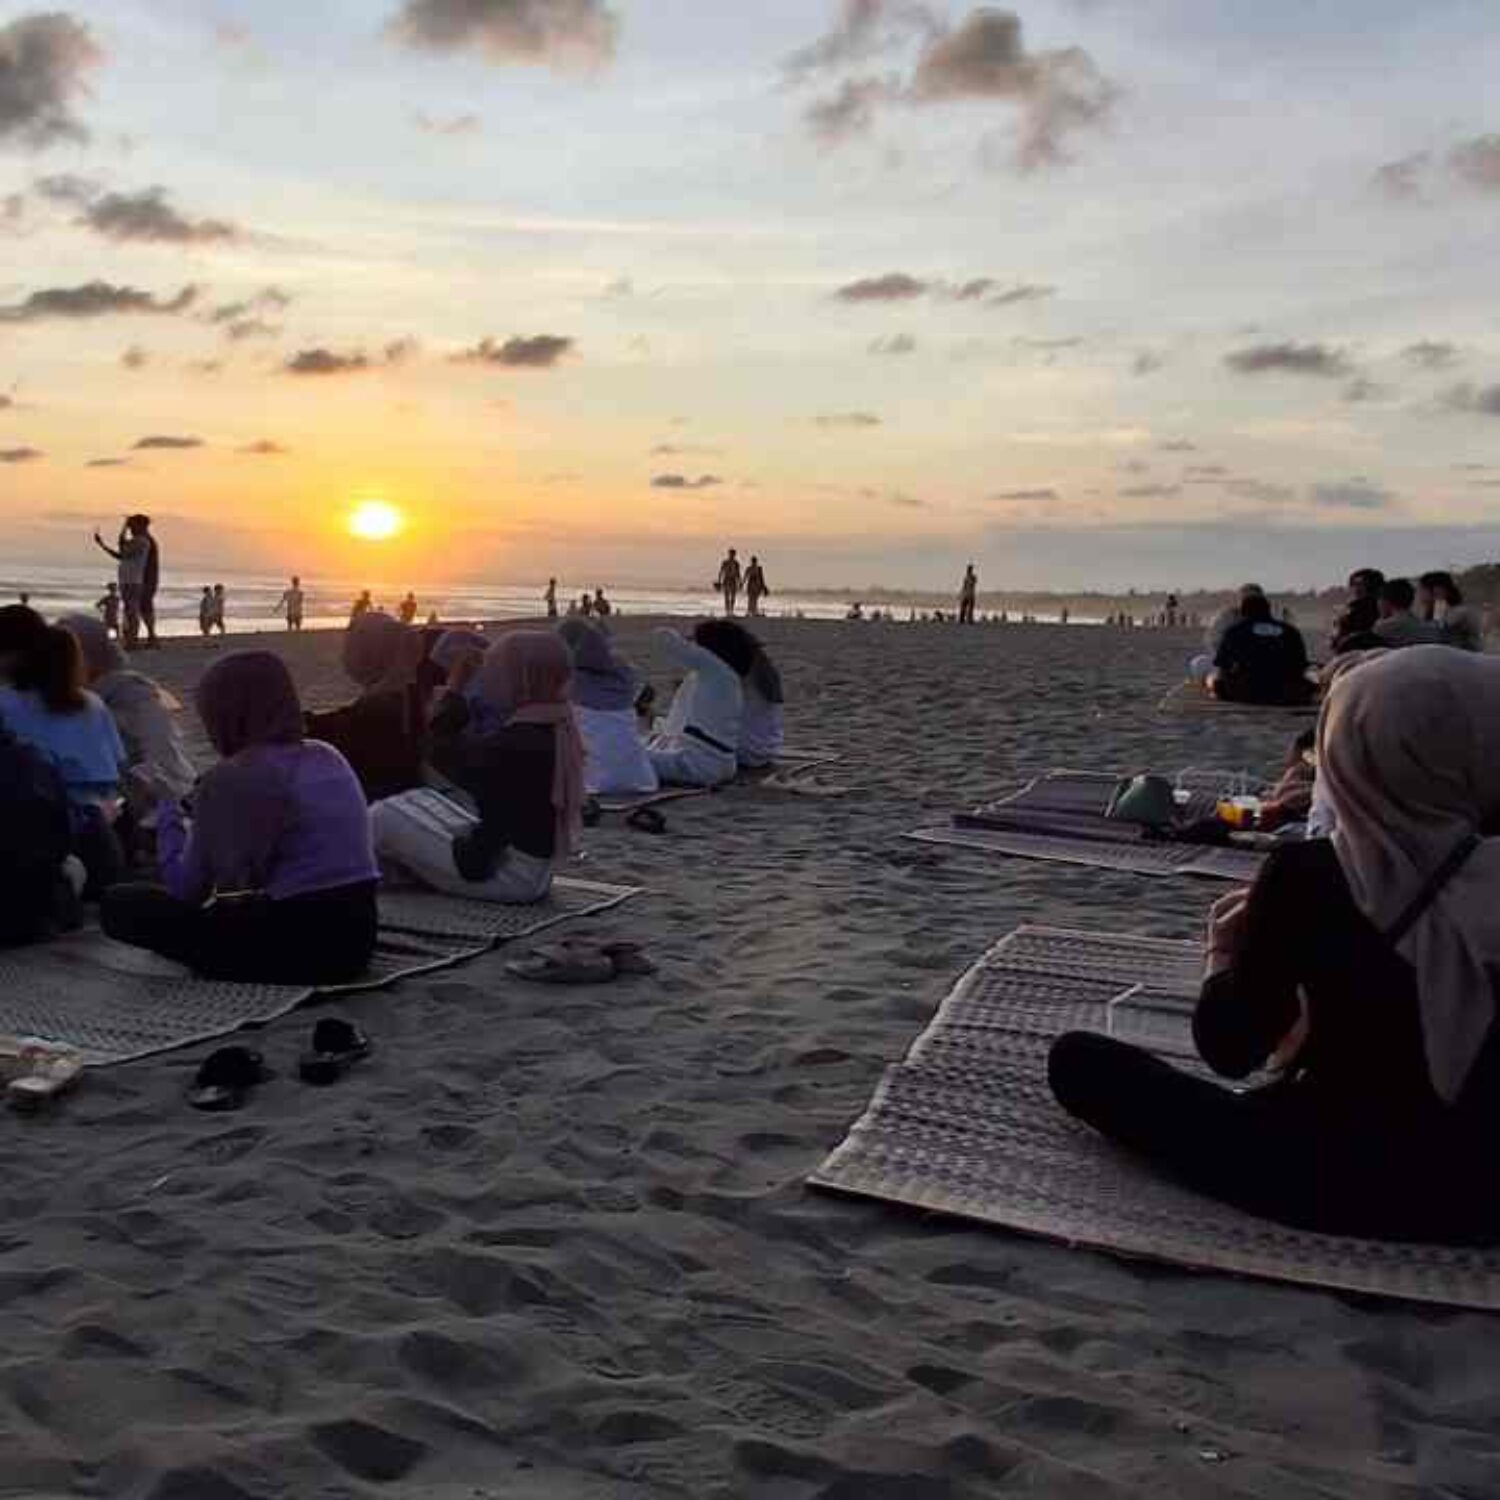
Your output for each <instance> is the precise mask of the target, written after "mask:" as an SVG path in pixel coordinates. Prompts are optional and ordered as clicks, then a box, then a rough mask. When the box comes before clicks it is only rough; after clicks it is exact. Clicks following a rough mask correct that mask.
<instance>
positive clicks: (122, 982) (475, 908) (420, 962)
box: [0, 879, 637, 1067]
mask: <svg viewBox="0 0 1500 1500" xmlns="http://www.w3.org/2000/svg"><path fill="white" fill-rule="evenodd" d="M635 894H637V892H636V891H635V890H633V889H631V888H629V887H626V886H613V885H601V884H598V883H597V882H594V881H584V880H563V879H559V880H557V881H554V882H553V886H552V895H551V896H550V897H549V898H548V899H547V900H546V901H543V902H540V903H538V904H537V905H535V906H492V905H488V904H486V903H484V902H479V901H466V900H463V899H461V898H458V897H450V896H443V895H439V894H437V893H435V892H429V891H389V892H382V893H381V897H380V936H379V940H378V944H377V947H376V952H375V958H374V961H373V962H372V964H371V966H370V972H369V973H368V974H367V975H366V976H365V977H363V978H362V979H359V980H357V981H355V982H354V983H352V984H348V985H339V986H329V987H327V988H324V989H321V990H314V989H311V988H305V987H301V988H299V987H288V986H284V985H269V984H232V983H222V982H219V981H215V980H209V979H200V978H197V977H196V976H194V975H192V974H190V973H188V971H187V970H186V969H184V968H182V967H181V966H180V965H178V964H174V963H171V962H169V961H168V960H166V959H163V958H159V957H157V956H156V955H155V954H152V953H146V952H144V951H143V950H141V949H138V948H128V947H126V946H124V945H123V944H121V943H115V942H112V941H111V940H110V939H109V938H107V937H105V936H104V935H103V933H101V932H99V931H98V930H96V929H91V930H86V931H83V932H77V933H72V934H70V935H69V936H67V937H65V938H60V939H58V940H56V941H54V942H50V943H42V944H38V945H35V946H33V947H29V948H15V949H7V950H0V1053H3V1052H7V1051H14V1050H15V1048H16V1044H17V1042H19V1041H20V1040H21V1039H22V1038H28V1037H37V1038H41V1039H43V1040H45V1041H49V1042H54V1043H58V1044H62V1045H66V1046H70V1047H74V1048H76V1049H77V1050H78V1051H79V1052H80V1053H81V1054H82V1056H83V1059H84V1061H85V1062H86V1063H88V1064H90V1065H91V1066H94V1067H98V1066H101V1065H104V1064H107V1063H120V1062H131V1061H134V1060H135V1059H137V1058H141V1057H149V1056H151V1055H152V1054H153V1053H157V1052H167V1051H171V1050H172V1049H174V1048H177V1047H186V1046H190V1045H192V1044H193V1043H195V1042H202V1041H207V1040H209V1039H210V1038H212V1037H220V1036H224V1035H226V1034H228V1033H229V1032H232V1031H237V1030H238V1029H239V1028H240V1027H242V1026H261V1025H264V1024H265V1023H266V1022H268V1021H274V1020H275V1019H276V1018H277V1017H278V1016H283V1015H285V1014H286V1013H287V1012H288V1011H290V1010H294V1009H295V1008H296V1007H297V1006H299V1005H302V1004H303V1003H305V1002H306V1001H307V1000H310V999H312V998H313V997H314V996H315V995H319V994H326V995H335V994H349V993H352V992H357V991H360V990H370V989H378V988H380V987H381V986H383V985H387V984H392V983H394V982H395V981H396V980H398V979H404V978H409V977H410V976H412V975H415V974H423V973H426V972H428V971H429V970H432V969H438V968H445V967H447V966H448V965H450V964H455V963H459V962H462V961H463V960H464V959H467V958H473V957H475V956H477V955H478V954H480V953H484V952H486V951H487V950H488V949H490V948H492V947H495V946H496V945H497V944H500V943H509V942H516V941H518V940H520V939H522V938H527V937H531V936H533V935H534V934H536V933H538V932H542V931H544V930H545V929H547V928H549V927H554V926H556V925H557V924H558V923H559V922H567V921H571V920H574V919H576V918H579V917H585V916H593V915H595V914H596V913H598V912H603V911H608V910H610V909H611V908H612V907H615V906H618V905H620V904H621V903H622V902H624V901H628V900H629V899H630V898H631V897H632V896H633V895H635Z"/></svg>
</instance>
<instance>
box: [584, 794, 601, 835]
mask: <svg viewBox="0 0 1500 1500" xmlns="http://www.w3.org/2000/svg"><path fill="white" fill-rule="evenodd" d="M580 816H581V818H582V820H583V826H584V827H585V828H597V827H598V826H599V824H600V823H601V822H602V821H603V820H604V804H603V803H602V802H600V800H599V799H598V798H597V797H587V798H585V799H584V803H583V811H582V813H581V814H580Z"/></svg>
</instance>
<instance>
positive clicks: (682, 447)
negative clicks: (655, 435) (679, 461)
mask: <svg viewBox="0 0 1500 1500" xmlns="http://www.w3.org/2000/svg"><path fill="white" fill-rule="evenodd" d="M723 451H724V450H723V449H722V448H715V447H712V446H710V445H709V444H707V443H658V444H657V445H656V446H655V447H654V448H652V450H651V456H652V458H687V457H690V456H693V455H712V456H717V455H718V454H720V453H722V452H723Z"/></svg>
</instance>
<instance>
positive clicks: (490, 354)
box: [453, 333, 575, 370]
mask: <svg viewBox="0 0 1500 1500" xmlns="http://www.w3.org/2000/svg"><path fill="white" fill-rule="evenodd" d="M574 347H575V344H574V340H572V339H568V338H560V337H559V336H558V335H556V334H552V333H539V334H536V335H534V336H532V337H531V338H512V339H506V341H505V342H504V343H503V344H500V343H496V341H495V340H494V339H481V340H480V341H479V342H478V343H477V344H475V345H474V347H473V348H472V349H465V350H464V351H463V352H462V353H461V354H455V355H454V356H453V358H454V361H455V362H456V363H458V364H465V365H499V366H501V367H502V368H503V369H507V370H551V369H553V368H555V367H556V366H557V365H559V364H561V363H562V361H563V359H564V358H566V357H567V356H568V355H569V354H571V353H572V352H573V349H574Z"/></svg>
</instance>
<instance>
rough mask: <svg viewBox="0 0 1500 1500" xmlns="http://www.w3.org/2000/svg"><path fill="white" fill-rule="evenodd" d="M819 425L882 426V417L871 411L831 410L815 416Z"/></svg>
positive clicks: (814, 419)
mask: <svg viewBox="0 0 1500 1500" xmlns="http://www.w3.org/2000/svg"><path fill="white" fill-rule="evenodd" d="M813 421H814V422H815V423H816V424H817V426H819V427H880V426H882V425H883V424H882V422H881V419H880V418H879V417H877V416H876V415H875V413H874V412H870V411H831V412H824V413H822V414H821V415H820V416H816V417H814V418H813Z"/></svg>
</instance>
